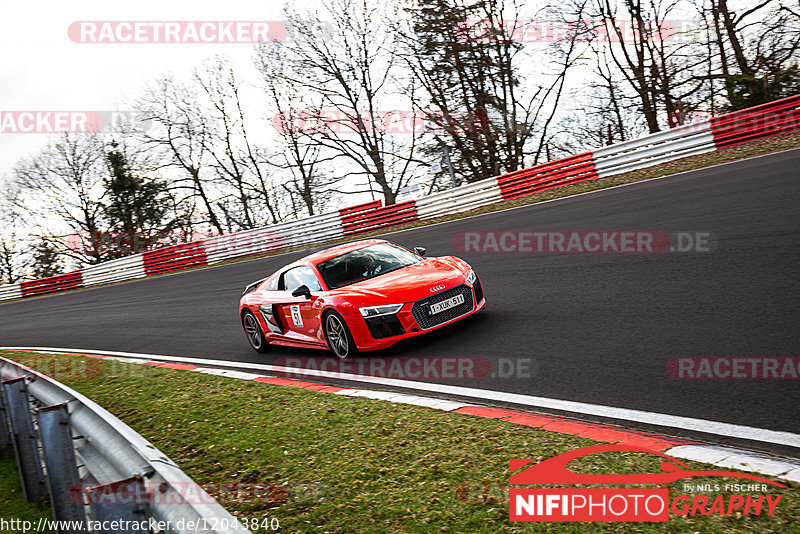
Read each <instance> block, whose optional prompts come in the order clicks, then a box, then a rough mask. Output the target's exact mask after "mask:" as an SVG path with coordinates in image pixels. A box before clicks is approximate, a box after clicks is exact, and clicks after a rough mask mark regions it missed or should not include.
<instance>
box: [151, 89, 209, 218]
mask: <svg viewBox="0 0 800 534" xmlns="http://www.w3.org/2000/svg"><path fill="white" fill-rule="evenodd" d="M135 107H136V109H137V112H138V113H139V115H140V117H141V119H142V120H144V121H148V122H149V123H150V124H151V127H150V128H147V129H145V130H143V131H142V132H141V133H140V135H141V141H142V143H143V144H144V145H145V146H146V147H149V148H150V149H154V150H158V151H159V153H160V154H163V155H164V157H165V159H166V161H167V163H166V164H164V167H171V168H175V169H177V170H178V171H179V177H178V178H177V179H176V180H175V183H174V184H172V185H171V189H173V190H177V191H178V192H180V193H181V195H180V197H179V198H181V199H184V198H186V199H188V198H197V199H199V200H200V204H201V206H202V207H203V209H204V211H205V214H206V219H205V220H204V221H201V222H206V223H208V224H210V225H211V226H212V227H213V228H215V229H216V230H217V231H218V232H219V233H222V231H223V230H222V225H221V224H220V221H219V219H218V218H217V215H216V213H215V212H214V208H213V202H214V200H215V199H214V198H213V196H212V192H213V182H212V180H211V178H210V177H208V176H207V174H210V171H211V169H210V168H209V165H208V161H207V160H208V158H209V154H208V145H209V143H210V140H209V137H210V135H211V133H210V126H209V124H208V119H207V118H206V117H205V116H204V113H203V109H202V108H201V106H200V105H199V103H198V100H197V95H196V94H195V93H194V92H193V91H192V90H191V89H189V88H188V87H187V86H186V85H185V84H182V83H180V82H177V81H175V80H173V79H172V78H170V77H164V78H162V79H161V80H159V81H158V82H157V83H156V84H155V85H153V86H151V87H150V88H149V89H148V90H147V91H146V92H145V94H144V95H143V96H142V97H141V98H140V99H139V100H138V101H137V103H136V106H135ZM181 176H182V177H181Z"/></svg>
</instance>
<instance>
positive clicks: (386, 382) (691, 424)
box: [0, 347, 800, 448]
mask: <svg viewBox="0 0 800 534" xmlns="http://www.w3.org/2000/svg"><path fill="white" fill-rule="evenodd" d="M0 349H5V350H39V351H46V352H75V353H82V354H98V355H103V356H121V357H128V358H139V359H147V360H157V361H158V360H160V361H165V362H180V363H191V364H195V365H212V366H213V365H217V366H223V367H231V368H234V369H247V370H258V371H268V372H272V373H286V374H289V375H304V376H308V377H316V378H327V379H335V380H346V381H350V382H367V383H370V384H377V385H381V386H391V387H398V388H405V389H414V390H418V391H425V392H430V393H440V394H445V395H456V396H460V397H470V398H475V399H481V400H484V401H499V402H508V403H512V404H519V405H522V406H527V407H531V408H545V409H550V410H561V411H565V412H572V413H578V414H584V415H592V416H598V417H606V418H611V419H618V420H621V421H631V422H635V423H645V424H649V425H656V426H662V427H667V428H677V429H682V430H691V431H695V432H702V433H706V434H716V435H718V436H727V437H732V438H739V439H746V440H753V441H761V442H764V443H772V444H776V445H788V446H790V447H798V448H800V435H798V434H793V433H791V432H783V431H778V430H768V429H764V428H756V427H751V426H744V425H736V424H732V423H722V422H718V421H709V420H706V419H696V418H694V417H683V416H678V415H669V414H662V413H656V412H647V411H643V410H633V409H629V408H616V407H613V406H604V405H601V404H589V403H585V402H576V401H568V400H559V399H551V398H547V397H536V396H532V395H521V394H518V393H506V392H503V391H492V390H488V389H478V388H468V387H461V386H450V385H446V384H432V383H427V382H415V381H413V380H400V379H396V378H380V377H374V376H365V375H356V374H350V373H339V372H329V371H320V370H316V369H298V368H295V367H282V366H276V365H268V364H255V363H243V362H231V361H225V360H213V359H203V358H187V357H182V356H166V355H161V354H141V353H136V352H117V351H108V350H92V349H66V348H55V347H0Z"/></svg>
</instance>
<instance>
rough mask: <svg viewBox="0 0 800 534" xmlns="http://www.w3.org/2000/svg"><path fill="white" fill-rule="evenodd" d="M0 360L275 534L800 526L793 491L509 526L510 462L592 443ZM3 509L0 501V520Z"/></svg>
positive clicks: (262, 388)
mask: <svg viewBox="0 0 800 534" xmlns="http://www.w3.org/2000/svg"><path fill="white" fill-rule="evenodd" d="M3 356H5V357H10V358H12V359H14V360H16V361H19V362H21V363H23V364H26V365H29V366H30V367H33V368H35V369H37V370H40V371H41V372H44V373H46V374H50V375H51V376H53V377H54V378H56V379H58V380H60V381H62V382H63V383H65V384H67V385H69V386H71V387H73V388H74V389H76V390H78V391H80V392H81V393H83V394H85V395H87V396H88V397H90V398H92V399H94V400H95V401H97V402H98V403H100V404H101V405H102V406H104V407H105V408H107V409H108V410H109V411H111V412H112V413H114V414H115V415H116V416H117V417H119V418H120V419H122V420H123V421H125V422H126V423H127V424H128V425H130V426H131V427H132V428H134V429H135V430H136V431H137V432H139V433H140V434H142V435H143V436H144V437H145V438H147V439H148V440H150V441H151V442H152V443H153V444H154V445H156V446H157V447H158V448H159V449H161V450H162V451H163V452H165V453H166V454H167V455H168V456H169V457H171V458H172V459H173V460H174V461H176V462H177V463H178V464H179V465H180V466H181V467H182V468H183V469H184V470H185V471H186V473H187V474H188V475H189V476H190V477H192V478H193V479H194V480H195V481H196V482H198V483H200V484H202V485H203V486H204V487H206V488H207V490H208V491H209V492H210V493H212V494H213V495H215V496H216V497H218V499H219V501H220V503H221V504H222V505H223V506H225V507H226V508H227V509H228V510H230V511H231V512H232V513H234V514H235V515H237V516H239V517H240V518H243V519H247V520H248V521H251V520H253V519H259V520H263V519H272V518H277V520H278V521H279V522H280V527H281V528H280V530H281V531H282V532H330V533H351V532H353V533H356V532H357V533H372V532H375V533H387V532H404V533H405V532H409V533H428V532H454V533H455V532H458V533H462V532H469V533H497V532H538V531H541V530H546V531H548V532H557V533H561V532H632V531H635V532H648V533H649V532H652V533H656V532H658V533H661V532H687V533H688V532H698V531H700V532H704V533H705V532H720V533H722V532H725V533H730V532H798V531H800V506H798V503H800V486H798V485H797V484H790V485H789V486H790V487H789V488H787V489H785V490H778V489H777V488H772V489H770V490H769V493H771V494H782V495H783V498H782V502H781V503H780V505H779V506H778V507H777V509H776V512H775V514H774V515H773V516H766V515H765V512H762V514H761V515H753V514H748V515H742V514H734V515H730V516H719V515H714V516H703V515H698V516H695V517H681V516H676V515H674V514H671V519H670V521H669V522H668V523H635V524H634V523H590V524H586V523H574V524H573V523H546V524H543V523H538V524H536V523H529V524H524V523H511V522H509V520H508V500H507V494H506V490H507V486H506V481H507V480H508V460H509V459H512V458H538V459H545V458H549V457H552V456H554V455H556V454H559V453H563V452H566V451H569V450H573V449H576V448H579V447H584V446H588V445H592V444H595V442H594V441H592V440H589V439H583V438H578V437H573V436H569V435H565V434H558V433H554V432H548V431H544V430H540V429H537V428H532V427H527V426H519V425H514V424H511V423H508V422H503V421H498V420H493V419H484V418H477V417H471V416H466V415H462V414H457V413H448V412H440V411H436V410H431V409H427V408H420V407H414V406H406V405H395V404H390V403H387V402H382V401H373V400H369V399H363V398H350V397H344V396H339V395H332V394H323V393H315V392H313V391H308V390H303V389H296V388H288V387H280V386H272V385H267V384H262V383H258V382H248V381H240V380H235V379H229V378H222V377H216V376H210V375H205V374H201V373H193V372H189V371H176V370H170V369H162V368H155V367H149V366H143V365H133V364H122V363H119V362H112V361H107V360H94V359H89V358H84V357H79V356H43V355H36V354H30V353H3ZM687 463H688V464H689V467H690V468H692V469H701V468H706V469H709V468H711V469H713V467H709V466H705V465H703V464H699V463H696V462H687ZM570 467H571V468H572V469H573V470H575V471H580V472H591V473H644V472H659V471H660V468H659V462H658V461H656V459H655V457H653V456H649V455H646V454H640V453H615V454H605V455H601V456H600V455H598V456H593V457H588V458H583V459H580V460H579V461H576V462H574V463H573V464H570ZM684 482H687V483H688V482H690V483H692V484H693V485H696V484H701V483H710V484H712V485H713V484H715V483H721V482H723V479H719V478H716V479H713V478H712V479H700V478H696V479H690V480H684V481H678V482H676V483H674V484H672V485H671V486H670V498H671V499H672V498H674V497H676V496H677V495H679V494H681V493H682V492H683V489H684V488H683V483H684ZM724 482H732V483H738V482H746V481H740V480H737V479H724ZM231 488H235V489H233V490H232V489H231ZM717 494H718V493H715V492H712V493H710V494H709V497H710V499H713V498H714V497H716V495H717ZM719 494H723V495H727V493H726V492H719ZM11 513H14V512H13V510H12V509H10V508H9V507H7V506H6V504H5V502H3V503H0V516H4V517H7V516H8V514H11ZM259 530H260V531H262V532H269V531H270V530H269V529H259Z"/></svg>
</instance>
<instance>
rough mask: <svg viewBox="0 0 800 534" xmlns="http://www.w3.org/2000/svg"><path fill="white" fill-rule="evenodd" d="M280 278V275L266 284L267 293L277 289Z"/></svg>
mask: <svg viewBox="0 0 800 534" xmlns="http://www.w3.org/2000/svg"><path fill="white" fill-rule="evenodd" d="M280 278H281V277H280V275H278V276H276V277H274V278H273V279H272V280H270V281H269V282H267V291H276V290H277V289H278V280H280Z"/></svg>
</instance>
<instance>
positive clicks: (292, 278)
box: [283, 266, 322, 292]
mask: <svg viewBox="0 0 800 534" xmlns="http://www.w3.org/2000/svg"><path fill="white" fill-rule="evenodd" d="M300 286H308V289H310V290H311V291H321V290H322V286H320V285H319V281H318V280H317V277H316V276H314V271H312V270H311V269H310V268H308V267H304V266H301V267H295V268H294V269H289V270H288V271H286V272H285V273H283V288H284V289H285V290H286V291H289V292H291V291H294V290H295V289H297V288H298V287H300Z"/></svg>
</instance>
